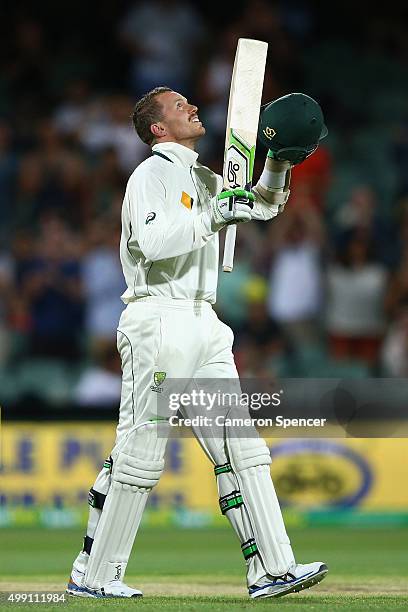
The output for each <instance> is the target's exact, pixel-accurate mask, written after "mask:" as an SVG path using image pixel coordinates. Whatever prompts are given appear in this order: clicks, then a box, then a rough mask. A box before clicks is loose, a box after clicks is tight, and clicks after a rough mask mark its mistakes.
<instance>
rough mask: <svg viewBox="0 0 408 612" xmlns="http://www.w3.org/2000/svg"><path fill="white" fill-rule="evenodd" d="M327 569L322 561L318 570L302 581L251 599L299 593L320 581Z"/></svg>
mask: <svg viewBox="0 0 408 612" xmlns="http://www.w3.org/2000/svg"><path fill="white" fill-rule="evenodd" d="M328 571H329V568H328V567H327V565H325V564H324V563H322V565H321V566H320V568H319V571H318V572H317V573H316V574H313V576H310V578H306V580H303V581H302V582H298V583H297V584H294V585H293V586H290V587H288V588H287V589H282V590H279V591H275V592H274V593H265V594H262V595H258V596H257V597H253V596H252V597H251V599H261V598H262V599H266V598H267V597H283V596H284V595H289V594H290V593H299V591H304V590H305V589H310V587H312V586H314V585H315V584H318V583H319V582H321V581H322V580H323V578H325V576H326V575H327V572H328Z"/></svg>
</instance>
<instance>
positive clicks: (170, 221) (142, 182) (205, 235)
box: [120, 142, 276, 304]
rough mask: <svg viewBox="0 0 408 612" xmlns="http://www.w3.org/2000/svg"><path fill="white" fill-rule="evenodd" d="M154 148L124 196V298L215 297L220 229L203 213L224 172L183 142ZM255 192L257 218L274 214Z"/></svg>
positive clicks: (133, 176)
mask: <svg viewBox="0 0 408 612" xmlns="http://www.w3.org/2000/svg"><path fill="white" fill-rule="evenodd" d="M152 151H153V155H152V156H151V157H149V158H148V159H146V160H145V161H144V162H142V163H141V164H140V165H139V166H138V167H137V168H136V170H135V171H134V172H133V174H132V175H131V177H130V178H129V181H128V184H127V187H126V192H125V197H124V200H123V207H122V235H121V241H120V259H121V262H122V268H123V273H124V276H125V280H126V284H127V287H128V288H127V290H126V291H125V293H124V294H123V295H122V300H123V301H124V302H125V304H127V303H129V302H131V301H134V300H136V299H138V298H141V297H146V296H162V297H167V298H175V299H188V300H206V301H208V302H211V303H214V302H215V300H216V291H217V279H218V251H219V248H218V232H216V233H213V232H212V231H211V228H210V226H209V221H208V218H207V215H205V216H204V217H203V215H202V213H203V211H205V210H208V209H209V206H210V199H211V198H212V197H213V196H215V195H216V194H217V193H220V191H221V190H222V177H221V176H219V175H217V174H215V173H214V172H212V171H211V170H210V169H209V168H206V167H205V166H202V165H201V164H199V163H198V162H197V158H198V153H196V152H194V151H192V150H191V149H189V148H187V147H184V146H183V145H180V144H177V143H173V142H166V143H162V144H158V145H154V146H153V148H152ZM255 195H256V194H255ZM256 198H257V200H256V213H257V218H259V219H263V220H266V219H271V218H272V217H273V216H275V214H276V213H274V212H272V210H271V209H270V208H269V207H267V206H265V205H264V204H262V203H260V202H258V197H257V195H256Z"/></svg>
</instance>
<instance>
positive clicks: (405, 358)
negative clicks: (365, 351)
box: [381, 301, 408, 378]
mask: <svg viewBox="0 0 408 612" xmlns="http://www.w3.org/2000/svg"><path fill="white" fill-rule="evenodd" d="M381 364H382V374H383V375H384V376H395V377H398V378H408V301H405V302H403V303H401V304H400V306H399V308H398V314H397V315H396V318H395V320H394V322H393V323H392V324H391V326H390V328H389V330H388V332H387V334H386V336H385V339H384V343H383V346H382V350H381Z"/></svg>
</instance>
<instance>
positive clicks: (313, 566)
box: [248, 561, 329, 599]
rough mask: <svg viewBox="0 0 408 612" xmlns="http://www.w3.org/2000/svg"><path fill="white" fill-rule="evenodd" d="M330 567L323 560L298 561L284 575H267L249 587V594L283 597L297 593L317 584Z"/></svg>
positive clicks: (252, 596) (253, 596)
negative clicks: (303, 563) (312, 561)
mask: <svg viewBox="0 0 408 612" xmlns="http://www.w3.org/2000/svg"><path fill="white" fill-rule="evenodd" d="M328 571H329V570H328V567H327V565H326V564H325V563H322V562H321V561H315V562H314V563H306V564H305V565H302V564H301V563H298V564H297V565H295V566H294V567H293V568H291V569H290V571H289V572H287V573H286V574H284V575H283V576H276V577H273V576H265V577H264V578H262V579H261V580H260V581H259V582H257V583H256V584H254V585H253V586H251V587H249V590H248V591H249V596H250V597H251V598H252V599H255V598H256V597H282V595H288V593H297V592H298V591H302V590H303V589H308V588H309V587H311V586H313V585H314V584H317V583H318V582H320V581H321V580H323V578H324V577H325V576H326V574H327V572H328Z"/></svg>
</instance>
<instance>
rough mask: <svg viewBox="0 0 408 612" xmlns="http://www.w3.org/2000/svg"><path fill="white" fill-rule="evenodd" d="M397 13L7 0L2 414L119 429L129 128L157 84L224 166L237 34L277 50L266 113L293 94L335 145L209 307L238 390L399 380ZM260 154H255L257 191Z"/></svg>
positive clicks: (207, 157)
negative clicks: (310, 102)
mask: <svg viewBox="0 0 408 612" xmlns="http://www.w3.org/2000/svg"><path fill="white" fill-rule="evenodd" d="M407 12H408V10H407V9H406V8H405V7H402V5H401V6H400V5H398V4H397V5H393V6H387V7H384V6H382V7H375V6H373V5H372V4H368V3H360V4H358V5H355V4H352V3H337V2H336V3H334V4H333V3H331V4H330V6H329V4H328V3H325V4H324V5H323V3H318V2H300V1H299V2H267V1H261V0H259V1H254V2H251V3H249V2H237V3H234V7H233V9H232V7H230V6H229V5H227V4H219V5H215V4H214V3H206V2H194V3H183V2H179V1H177V0H174V1H173V2H154V1H152V2H107V1H104V2H99V3H98V4H96V3H86V2H65V1H62V2H57V3H53V4H51V3H48V2H42V3H29V2H2V3H1V23H2V25H1V36H0V401H1V403H2V404H3V408H4V411H5V414H6V416H7V417H13V418H18V417H20V418H27V416H30V417H33V416H41V415H42V416H44V417H47V418H50V416H53V417H58V416H65V415H68V414H69V415H70V416H73V415H74V416H75V418H79V417H80V416H89V414H90V413H92V414H93V415H95V416H98V417H102V416H103V415H105V416H107V417H109V418H110V417H111V416H112V415H113V412H112V409H113V410H117V406H118V397H119V392H120V362H119V358H118V355H117V352H116V325H117V320H118V317H119V315H120V311H121V308H122V305H121V302H120V299H119V296H120V294H121V292H122V291H123V290H124V284H123V277H122V273H121V269H120V265H119V261H118V242H119V236H120V207H121V200H122V197H123V193H124V189H125V185H126V181H127V178H128V177H129V175H130V173H131V172H132V170H133V168H134V167H135V166H136V165H137V164H138V163H140V162H141V161H142V160H143V159H144V158H145V157H146V156H147V155H148V154H149V150H148V149H147V148H146V147H145V146H144V145H143V144H142V143H141V142H140V141H139V139H138V137H137V136H136V134H134V133H133V132H132V126H131V121H130V115H131V112H132V107H133V105H134V103H135V101H136V100H137V98H138V97H139V96H140V95H142V94H143V93H144V92H145V91H146V90H147V89H149V88H150V87H153V86H155V85H169V86H171V87H173V88H175V89H178V90H180V91H181V92H182V93H184V94H185V95H186V96H188V98H189V100H191V101H192V102H194V103H196V104H197V105H198V106H199V114H200V117H201V118H202V120H203V122H204V125H205V126H206V129H207V135H206V137H205V139H203V141H202V143H201V144H200V161H202V163H204V164H206V165H209V166H210V167H211V168H213V169H215V170H217V171H221V169H222V155H223V140H224V132H225V115H226V108H227V100H228V89H229V81H230V75H231V68H232V61H233V57H234V52H235V47H236V43H237V40H238V38H239V37H254V38H259V39H261V40H266V41H267V42H269V54H268V67H267V72H266V77H265V84H264V96H263V101H264V102H267V101H269V100H271V99H274V98H277V97H279V96H281V95H284V94H287V93H290V92H292V91H302V92H304V93H307V94H308V95H311V96H312V97H314V98H316V99H317V100H318V101H319V103H320V104H321V106H322V108H323V111H324V114H325V119H326V124H327V126H328V128H329V136H328V137H327V139H325V140H324V141H322V144H321V146H320V147H319V150H318V151H317V152H316V153H315V154H314V155H313V156H312V157H311V158H310V159H309V160H307V161H306V162H305V163H304V164H302V165H301V166H299V167H297V168H295V170H294V173H293V180H292V193H291V197H290V200H289V203H288V205H287V207H286V210H285V213H284V215H282V216H281V218H279V219H278V220H276V221H273V222H271V223H268V224H262V223H255V222H253V223H251V224H250V226H249V225H247V226H246V227H245V228H240V231H239V233H238V245H237V253H236V267H235V270H234V272H233V274H232V275H230V276H228V277H227V276H226V275H223V274H220V286H219V296H218V303H217V310H218V311H219V314H220V316H221V317H222V318H223V320H225V321H226V322H228V323H229V324H230V325H231V326H232V327H233V329H234V332H235V337H236V340H235V355H236V360H237V365H238V368H239V371H240V374H241V375H243V376H246V377H248V378H250V377H260V376H263V377H272V378H279V377H309V376H310V377H323V378H325V377H326V378H340V379H349V378H359V377H361V378H364V377H369V376H376V377H378V376H382V377H406V375H407V372H408V269H407V265H406V264H407V263H408V249H407V246H408V243H407V240H408V212H407V210H408V208H407V206H408V178H407V177H408V172H407V170H408V104H407V102H408V87H407V76H406V75H407V67H408V35H407V34H408V32H407V29H408V28H407V23H408V21H407V17H408V15H407ZM264 155H265V151H264V150H262V149H261V147H259V150H258V155H257V164H256V171H255V174H256V177H257V176H259V173H260V172H261V170H262V167H263V163H264Z"/></svg>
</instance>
